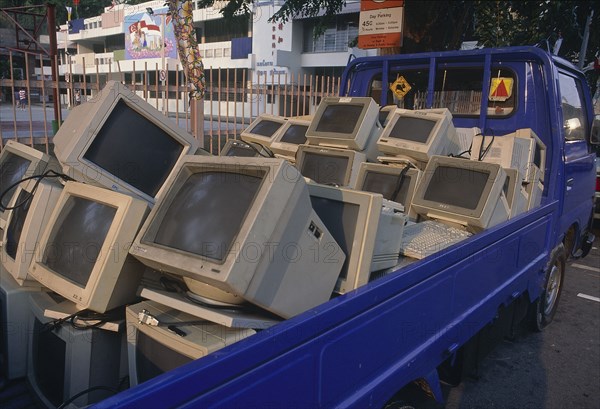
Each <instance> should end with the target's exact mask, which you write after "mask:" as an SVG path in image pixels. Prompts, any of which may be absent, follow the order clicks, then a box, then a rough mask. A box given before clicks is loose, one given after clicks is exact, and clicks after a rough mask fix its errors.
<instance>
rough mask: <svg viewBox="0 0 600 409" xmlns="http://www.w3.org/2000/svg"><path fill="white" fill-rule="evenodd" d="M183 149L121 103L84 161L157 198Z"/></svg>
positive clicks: (161, 130) (100, 131)
mask: <svg viewBox="0 0 600 409" xmlns="http://www.w3.org/2000/svg"><path fill="white" fill-rule="evenodd" d="M157 114H158V113H157ZM183 149H184V146H183V145H182V144H181V143H180V142H178V141H177V140H175V139H174V138H173V137H172V136H171V135H170V134H168V133H167V132H165V130H164V129H162V128H160V127H159V126H157V125H156V124H154V123H153V122H151V121H148V119H146V118H145V117H144V116H142V115H141V114H139V113H138V112H137V111H135V110H134V109H132V108H131V107H129V106H128V105H127V103H125V101H124V100H122V99H121V100H119V102H117V104H116V105H115V107H114V108H113V110H112V112H111V113H110V115H109V116H108V118H107V119H106V121H105V122H104V124H103V125H102V128H101V129H100V130H99V131H98V134H97V135H96V137H95V138H94V140H93V142H92V144H91V145H90V147H89V148H88V149H87V151H86V152H85V154H84V156H83V157H84V158H85V159H87V160H88V161H90V162H92V163H94V164H95V165H97V166H99V167H100V168H102V169H105V170H106V171H108V172H110V173H111V174H113V175H115V176H116V177H118V178H119V179H121V180H123V181H125V182H126V183H128V184H129V185H131V186H133V187H135V188H136V189H139V190H140V191H142V192H144V193H145V194H147V195H148V196H151V197H154V196H156V194H157V193H158V191H159V190H160V188H161V187H162V185H163V184H164V182H165V180H166V179H167V177H168V176H169V174H170V172H171V170H172V169H173V166H175V162H177V160H178V159H179V157H180V156H181V153H182V152H183Z"/></svg>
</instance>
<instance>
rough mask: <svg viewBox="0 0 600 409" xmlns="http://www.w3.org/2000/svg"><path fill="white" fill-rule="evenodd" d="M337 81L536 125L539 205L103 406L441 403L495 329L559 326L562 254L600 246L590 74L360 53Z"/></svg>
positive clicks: (541, 62)
mask: <svg viewBox="0 0 600 409" xmlns="http://www.w3.org/2000/svg"><path fill="white" fill-rule="evenodd" d="M400 77H402V78H403V83H402V84H401V86H402V88H403V89H402V93H400V94H398V93H395V92H394V90H393V89H390V84H391V85H393V84H394V83H395V82H396V80H397V79H398V78H400ZM497 78H502V80H503V81H498V80H496V79H497ZM501 82H502V83H501ZM342 84H344V86H343V90H342V92H341V94H342V96H371V97H373V98H374V99H375V100H376V101H377V102H379V104H380V105H381V106H385V105H390V104H396V105H399V104H400V105H401V106H403V107H404V108H409V109H417V108H440V107H444V108H448V109H449V110H450V112H451V113H452V115H453V121H454V125H455V126H456V127H461V128H470V127H477V128H479V129H481V130H482V131H483V132H484V133H486V134H495V135H504V134H508V133H510V132H514V131H515V130H518V129H523V128H530V129H532V130H533V131H534V132H535V134H536V135H538V136H539V138H540V139H541V140H542V142H543V144H544V145H545V147H546V161H545V169H543V180H544V188H543V195H542V199H541V205H540V206H538V207H536V208H535V209H532V210H529V211H527V212H525V213H523V214H521V215H519V216H517V217H515V218H512V219H510V220H508V221H506V222H503V223H500V224H498V225H495V226H494V227H492V228H489V229H487V230H484V231H483V232H481V233H478V234H475V235H473V236H471V237H470V238H469V239H467V240H465V241H462V242H460V243H459V244H456V245H454V246H451V247H449V248H446V249H444V250H442V251H440V252H438V253H435V254H433V255H431V256H429V257H426V258H424V259H422V260H419V261H418V262H414V263H410V264H406V265H403V264H401V265H399V266H398V267H396V268H395V269H393V271H391V272H389V273H388V274H385V275H383V276H382V277H378V278H377V279H375V280H372V281H371V282H369V283H368V284H367V285H364V286H362V287H360V288H358V289H356V290H354V291H352V292H349V293H347V294H345V295H342V296H339V297H336V298H333V299H331V300H330V301H328V302H326V303H324V304H322V305H319V306H318V307H316V308H314V309H311V310H309V311H306V312H304V313H302V314H300V315H298V316H295V317H293V318H291V319H288V320H285V321H283V322H281V323H279V324H277V325H274V326H272V327H270V328H268V329H264V330H262V331H258V332H257V333H256V334H255V335H253V336H250V337H248V338H246V339H243V340H241V341H239V342H237V343H235V344H233V345H230V346H229V347H226V348H224V349H221V350H219V351H217V352H215V353H212V354H210V355H208V356H206V357H204V358H202V359H199V360H196V361H193V362H191V363H188V364H185V365H183V366H180V367H178V368H176V369H174V370H172V371H169V372H166V373H164V374H162V375H160V376H158V377H156V378H153V379H151V380H149V381H147V382H144V383H142V384H140V385H138V386H136V387H134V388H131V389H128V390H126V391H124V392H122V393H120V394H117V395H115V396H113V397H111V398H109V399H106V400H104V401H102V402H100V403H99V404H97V407H101V408H117V407H118V408H133V407H136V408H139V407H188V408H197V407H228V408H231V407H255V408H259V407H260V408H281V407H299V408H300V407H301V408H316V407H361V408H366V407H373V408H382V407H384V406H385V405H386V402H388V401H389V400H390V399H391V398H392V397H393V396H395V395H396V394H397V393H398V391H400V390H402V389H403V388H405V387H406V386H407V385H411V384H415V383H417V384H419V385H420V386H421V387H422V388H423V389H424V390H426V391H427V392H428V393H429V394H430V395H432V396H433V397H435V398H436V399H438V400H441V399H442V396H441V388H440V378H443V380H446V381H453V380H455V381H456V380H459V379H460V373H461V372H462V368H463V365H464V364H465V363H467V362H470V361H472V360H473V357H472V356H471V354H472V351H473V349H472V348H469V346H470V345H471V343H472V342H473V340H474V339H475V338H476V336H477V335H478V334H480V333H481V331H482V330H484V329H485V328H487V327H488V326H489V325H490V323H492V322H502V320H503V318H506V317H508V320H504V322H509V323H511V325H514V323H515V322H517V321H522V320H529V321H530V323H531V325H532V327H533V328H534V329H536V330H542V329H543V328H544V327H545V326H546V325H548V324H549V323H550V322H551V321H552V317H553V315H554V313H555V311H556V308H557V306H558V302H559V298H560V291H561V288H562V283H563V279H564V273H565V262H566V260H567V258H569V257H582V256H585V255H586V254H587V252H588V251H589V249H590V247H591V242H592V241H593V236H592V234H591V232H590V230H591V229H590V226H591V223H592V221H593V217H592V216H593V197H594V187H595V177H596V169H595V164H594V160H595V154H594V150H593V147H592V143H593V142H594V141H591V139H592V138H591V135H592V134H595V135H597V134H598V132H597V129H594V131H592V127H593V126H594V128H596V127H597V126H598V123H597V120H596V121H594V114H593V110H592V104H591V95H590V90H589V88H588V85H587V84H586V81H585V78H584V76H583V75H582V73H581V72H580V71H578V70H577V69H576V68H575V67H574V66H573V65H572V64H570V63H569V62H567V61H565V60H563V59H561V58H558V57H556V56H552V55H550V54H548V53H547V52H545V51H543V50H541V49H538V48H529V47H519V48H502V49H481V50H473V51H452V52H431V53H423V54H406V55H391V56H380V57H366V58H357V59H354V60H352V61H351V62H349V64H348V66H347V68H346V70H345V72H344V75H343V81H342ZM406 85H408V87H407V86H406ZM500 86H501V87H502V88H501V89H499V88H498V87H500ZM494 87H495V90H494V91H492V88H494ZM408 88H410V90H409V91H408ZM398 95H402V98H400V99H399V98H398ZM492 97H494V98H492ZM496 97H497V98H496ZM595 142H596V143H598V141H595ZM511 325H508V327H510V326H511ZM509 329H510V328H509Z"/></svg>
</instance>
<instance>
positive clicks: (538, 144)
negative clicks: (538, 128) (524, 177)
mask: <svg viewBox="0 0 600 409" xmlns="http://www.w3.org/2000/svg"><path fill="white" fill-rule="evenodd" d="M515 135H516V136H517V137H519V138H531V139H533V140H534V141H535V148H534V154H533V164H534V165H535V167H537V168H538V170H539V174H538V175H535V174H534V173H535V169H533V167H530V168H529V170H530V174H529V175H528V179H529V180H532V179H534V178H536V177H538V178H539V180H540V182H541V183H542V184H544V175H545V173H546V151H547V149H546V144H545V143H544V142H543V141H542V140H541V138H540V137H539V136H538V135H537V134H536V133H535V132H534V131H533V129H531V128H522V129H517V130H516V131H515Z"/></svg>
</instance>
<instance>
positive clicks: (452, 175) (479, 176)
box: [423, 166, 490, 210]
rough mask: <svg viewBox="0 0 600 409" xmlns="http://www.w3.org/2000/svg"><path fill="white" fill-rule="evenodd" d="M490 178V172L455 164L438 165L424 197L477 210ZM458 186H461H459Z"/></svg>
mask: <svg viewBox="0 0 600 409" xmlns="http://www.w3.org/2000/svg"><path fill="white" fill-rule="evenodd" d="M489 179H490V173H489V172H484V171H476V170H473V169H469V168H458V167H454V166H438V167H436V169H435V171H434V173H433V175H432V177H431V179H430V182H429V185H428V186H427V190H426V191H425V195H424V196H423V198H424V199H425V200H429V201H432V202H437V203H443V204H447V205H450V206H456V207H461V208H463V209H469V210H475V209H476V208H477V206H478V205H479V203H480V200H481V198H482V195H483V192H484V190H485V187H486V185H487V183H488V180H489ZM458 186H460V187H461V188H460V189H459V188H457V187H458Z"/></svg>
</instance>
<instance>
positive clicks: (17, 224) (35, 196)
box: [0, 179, 63, 287]
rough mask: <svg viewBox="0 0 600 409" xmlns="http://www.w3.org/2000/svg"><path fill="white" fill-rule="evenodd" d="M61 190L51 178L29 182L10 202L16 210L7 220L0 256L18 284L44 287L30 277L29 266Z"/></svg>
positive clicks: (19, 188) (18, 189)
mask: <svg viewBox="0 0 600 409" xmlns="http://www.w3.org/2000/svg"><path fill="white" fill-rule="evenodd" d="M62 190H63V187H62V185H61V184H60V183H59V182H57V181H55V180H52V179H42V180H39V181H36V180H30V181H28V182H27V183H23V184H22V186H19V187H18V188H17V191H16V192H15V195H14V196H13V198H12V200H11V202H10V207H14V209H13V210H12V211H11V212H10V214H9V216H8V219H7V221H6V229H5V231H4V242H5V245H4V246H3V247H2V249H0V257H2V264H3V265H4V268H6V270H7V271H8V272H9V273H10V274H11V275H12V277H13V278H14V279H15V280H16V281H17V283H19V285H25V286H38V287H39V286H41V284H40V283H38V282H37V281H35V279H33V277H31V276H30V275H29V266H30V264H31V260H32V259H33V255H34V252H35V248H36V246H37V244H38V242H39V238H40V236H41V235H42V232H43V231H44V229H45V228H46V225H47V224H48V220H49V219H50V215H51V214H52V212H53V211H54V208H55V207H56V203H57V202H58V198H59V197H60V194H61V192H62Z"/></svg>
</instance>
